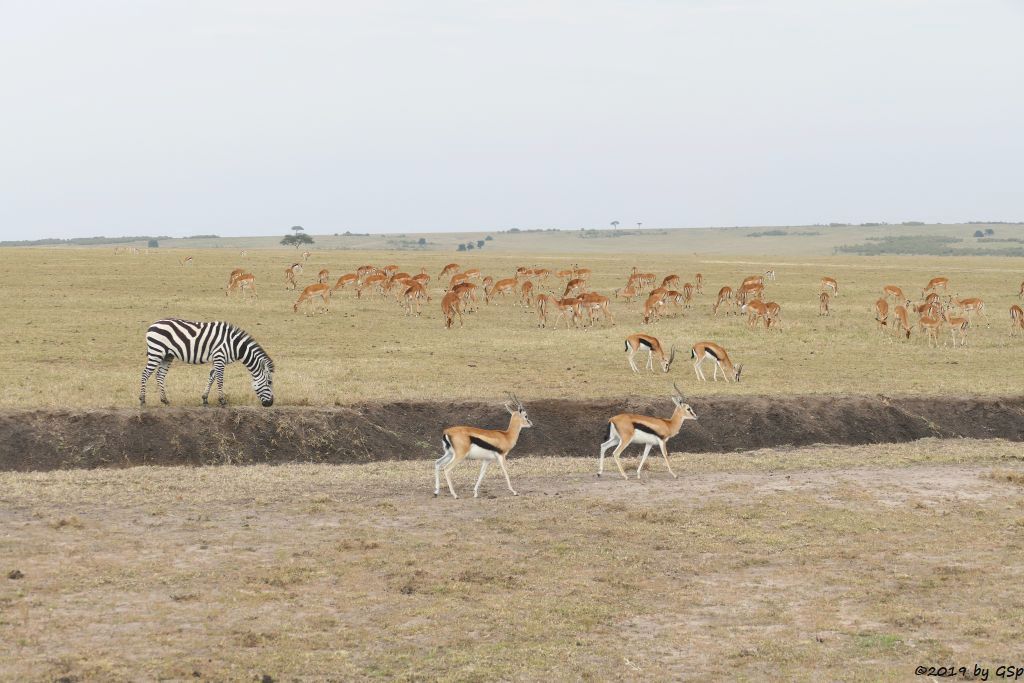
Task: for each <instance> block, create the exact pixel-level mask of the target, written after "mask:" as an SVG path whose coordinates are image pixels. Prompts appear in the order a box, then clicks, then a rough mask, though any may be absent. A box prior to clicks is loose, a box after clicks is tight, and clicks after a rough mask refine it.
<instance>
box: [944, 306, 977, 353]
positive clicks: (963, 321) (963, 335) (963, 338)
mask: <svg viewBox="0 0 1024 683" xmlns="http://www.w3.org/2000/svg"><path fill="white" fill-rule="evenodd" d="M942 319H943V320H945V321H946V324H947V325H949V334H950V336H951V337H952V338H953V348H954V349H955V348H956V337H957V335H958V334H959V335H960V346H961V348H962V347H964V346H966V345H967V328H968V327H970V324H971V322H970V320H968V319H967V318H961V317H959V316H956V317H955V316H952V315H950V314H949V311H948V310H946V311H943V312H942Z"/></svg>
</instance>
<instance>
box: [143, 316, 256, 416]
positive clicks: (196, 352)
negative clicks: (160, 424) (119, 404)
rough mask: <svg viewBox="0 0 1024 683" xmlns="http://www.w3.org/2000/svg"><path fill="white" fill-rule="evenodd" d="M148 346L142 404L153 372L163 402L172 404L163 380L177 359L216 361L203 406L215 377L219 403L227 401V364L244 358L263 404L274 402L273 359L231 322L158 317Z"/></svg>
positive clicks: (148, 334)
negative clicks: (147, 381) (225, 385)
mask: <svg viewBox="0 0 1024 683" xmlns="http://www.w3.org/2000/svg"><path fill="white" fill-rule="evenodd" d="M146 348H147V356H148V360H147V362H146V368H145V370H143V371H142V390H141V391H140V393H139V403H140V404H142V405H145V404H146V380H148V379H149V377H150V375H152V374H153V372H154V371H156V381H157V384H159V385H160V401H161V402H163V403H169V401H168V400H167V393H166V392H165V390H164V379H165V378H166V377H167V370H168V369H169V368H170V367H171V362H172V361H173V360H174V359H175V358H177V359H178V360H180V361H182V362H185V363H190V364H192V365H201V364H204V363H213V369H212V370H210V381H209V382H208V383H207V385H206V391H205V392H203V405H207V397H209V395H210V387H212V386H213V380H215V379H216V380H217V391H218V393H219V394H220V404H221V405H226V404H227V399H225V398H224V366H225V365H228V364H229V363H233V362H235V361H236V360H238V361H242V365H244V366H245V367H246V369H247V370H248V371H249V374H250V375H252V388H253V391H255V392H256V395H257V396H259V398H260V403H262V404H263V405H264V406H266V407H270V406H272V405H273V404H274V362H273V361H272V360H270V356H268V355H267V353H266V351H264V350H263V348H262V347H261V346H260V345H259V344H257V343H256V340H255V339H253V338H252V337H251V336H249V334H248V333H247V332H245V331H244V330H241V329H239V328H237V327H235V326H234V325H232V324H231V323H226V322H192V321H190V320H177V319H167V320H158V321H156V322H155V323H153V324H152V325H150V326H149V329H148V330H146Z"/></svg>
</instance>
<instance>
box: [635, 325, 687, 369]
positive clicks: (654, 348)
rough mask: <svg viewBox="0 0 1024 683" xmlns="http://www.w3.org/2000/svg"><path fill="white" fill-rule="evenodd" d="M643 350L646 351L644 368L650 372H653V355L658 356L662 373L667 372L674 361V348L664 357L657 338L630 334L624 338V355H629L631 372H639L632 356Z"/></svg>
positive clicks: (662, 348)
mask: <svg viewBox="0 0 1024 683" xmlns="http://www.w3.org/2000/svg"><path fill="white" fill-rule="evenodd" d="M644 349H646V350H647V363H646V364H645V365H644V367H645V368H647V369H649V370H650V371H651V372H654V354H658V358H659V359H660V360H661V371H662V372H668V371H669V368H671V367H672V361H674V360H675V359H676V347H675V346H673V347H672V349H671V350H670V351H669V353H668V355H665V347H664V346H662V345H661V342H660V341H658V338H657V337H652V336H651V335H649V334H631V335H629V336H628V337H626V353H628V354H629V356H628V359H629V367H630V368H632V369H633V372H640V369H639V368H637V366H636V361H634V360H633V356H635V355H636V354H637V352H639V351H643V350H644Z"/></svg>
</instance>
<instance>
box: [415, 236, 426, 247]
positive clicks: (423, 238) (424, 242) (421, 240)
mask: <svg viewBox="0 0 1024 683" xmlns="http://www.w3.org/2000/svg"><path fill="white" fill-rule="evenodd" d="M417 244H419V245H420V246H421V247H425V246H427V238H426V237H421V238H420V241H419V242H417Z"/></svg>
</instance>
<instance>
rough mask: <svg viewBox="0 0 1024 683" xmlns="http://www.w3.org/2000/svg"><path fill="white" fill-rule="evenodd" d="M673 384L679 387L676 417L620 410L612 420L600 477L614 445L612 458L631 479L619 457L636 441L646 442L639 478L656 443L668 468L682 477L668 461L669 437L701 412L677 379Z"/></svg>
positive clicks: (639, 467) (669, 471)
mask: <svg viewBox="0 0 1024 683" xmlns="http://www.w3.org/2000/svg"><path fill="white" fill-rule="evenodd" d="M672 387H673V388H674V389H675V393H673V394H672V403H673V404H675V407H676V408H675V410H674V411H672V417H670V418H668V419H665V418H660V417H650V416H648V415H636V414H633V413H620V414H619V415H616V416H615V417H613V418H611V419H610V420H608V432H607V437H606V438H605V440H604V442H602V443H601V458H600V460H599V461H598V466H597V476H599V477H600V476H601V474H602V473H603V472H604V454H605V452H606V451H607V450H608V449H609V448H612V447H614V448H615V450H613V451H612V458H614V459H615V465H616V466H617V467H618V468H619V474H621V475H622V478H623V479H629V477H627V476H626V470H624V469H623V468H622V461H621V460H619V456H620V455H621V454H622V452H623V451H624V450H626V448H627V447H629V445H630V444H634V443H636V444H643V446H644V454H643V456H642V457H641V458H640V464H639V465H638V466H637V468H636V478H637V479H639V478H640V471H641V470H643V468H644V463H645V462H646V461H647V456H648V455H649V454H650V452H651V449H652V448H653V447H654V446H655V445H657V446H658V447H659V448H660V449H661V455H662V457H663V458H665V466H666V467H668V473H669V474H671V475H672V477H673V478H674V479H678V477H677V476H676V473H675V472H673V471H672V464H671V463H669V461H668V446H667V444H668V440H669V439H671V438H672V437H673V436H675V435H676V434H678V433H679V430H680V429H681V428H682V426H683V422H685V421H686V420H696V419H697V414H696V413H694V412H693V408H691V407H690V406H689V404H687V403H686V402H685V399H684V398H683V392H681V391H680V390H679V387H678V386H676V384H675V383H674V382H673V383H672Z"/></svg>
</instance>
